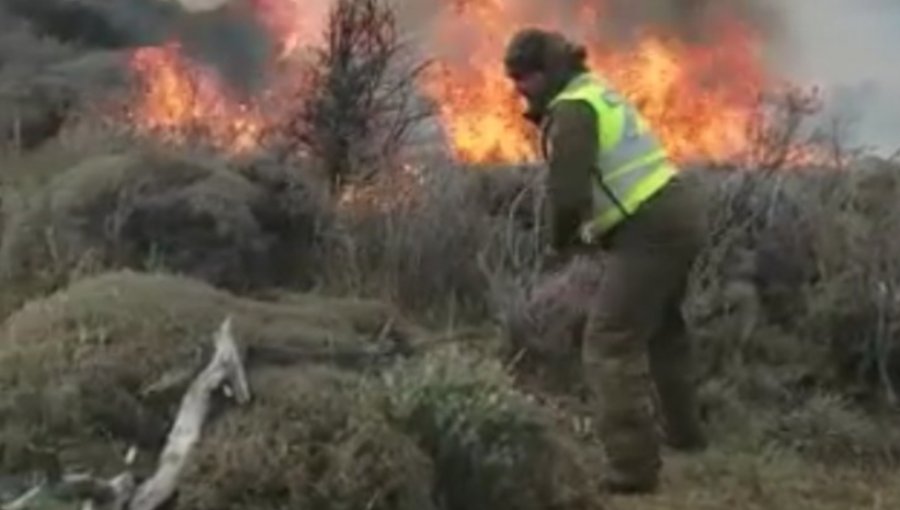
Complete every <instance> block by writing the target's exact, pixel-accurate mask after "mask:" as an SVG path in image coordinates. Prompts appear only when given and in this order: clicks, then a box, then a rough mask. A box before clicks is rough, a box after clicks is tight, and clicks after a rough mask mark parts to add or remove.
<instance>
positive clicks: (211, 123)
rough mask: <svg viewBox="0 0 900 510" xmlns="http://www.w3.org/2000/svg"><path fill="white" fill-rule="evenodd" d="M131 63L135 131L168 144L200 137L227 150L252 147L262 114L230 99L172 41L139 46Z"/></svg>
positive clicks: (232, 151)
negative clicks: (135, 77) (137, 79)
mask: <svg viewBox="0 0 900 510" xmlns="http://www.w3.org/2000/svg"><path fill="white" fill-rule="evenodd" d="M132 66H133V68H134V70H135V71H136V72H138V73H139V74H140V75H141V76H142V77H143V80H142V81H141V84H142V87H141V90H140V96H139V99H140V100H139V102H138V103H137V104H136V105H135V106H134V107H133V111H132V112H131V117H132V121H133V122H134V123H135V127H136V128H137V129H139V130H142V131H144V132H148V133H153V134H155V135H156V136H159V137H160V138H163V139H166V140H167V141H171V142H181V141H184V139H185V138H186V137H187V136H188V135H189V134H193V135H196V136H201V137H203V138H204V139H205V140H207V141H208V142H209V143H210V144H211V145H212V146H214V147H216V148H218V149H221V150H224V151H227V152H231V153H240V152H243V151H247V150H250V149H252V148H253V147H255V146H256V144H257V142H258V140H259V137H260V134H261V133H262V131H263V127H264V126H265V119H264V117H263V116H262V115H260V114H259V113H258V112H256V111H254V109H253V107H252V106H249V105H247V104H244V103H241V102H238V101H234V100H231V99H230V98H229V97H228V95H227V94H225V93H224V92H223V88H222V87H221V85H220V84H219V82H218V80H216V78H215V76H214V75H213V74H212V73H211V72H209V71H206V70H204V69H202V68H199V67H196V66H195V65H193V64H192V63H191V62H188V61H186V59H185V58H184V57H182V55H181V53H180V51H179V48H178V45H177V44H175V43H170V44H168V45H166V46H163V47H161V48H142V49H140V50H138V51H137V52H135V54H134V55H133V57H132Z"/></svg>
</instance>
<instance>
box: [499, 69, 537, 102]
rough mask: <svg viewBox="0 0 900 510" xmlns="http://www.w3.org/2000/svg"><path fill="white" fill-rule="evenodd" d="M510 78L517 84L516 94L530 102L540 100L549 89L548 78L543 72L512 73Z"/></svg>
mask: <svg viewBox="0 0 900 510" xmlns="http://www.w3.org/2000/svg"><path fill="white" fill-rule="evenodd" d="M508 76H509V79H510V80H512V81H513V84H515V87H516V92H518V93H519V94H520V95H521V96H523V97H524V98H525V99H526V100H528V101H529V102H533V101H536V100H538V99H539V98H540V97H541V96H542V95H543V93H544V89H545V88H546V87H547V76H546V75H545V74H544V73H543V72H541V71H530V72H524V73H517V72H510V73H508Z"/></svg>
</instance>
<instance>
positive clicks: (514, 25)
mask: <svg viewBox="0 0 900 510" xmlns="http://www.w3.org/2000/svg"><path fill="white" fill-rule="evenodd" d="M517 5H518V4H517V3H516V2H501V1H499V0H469V2H468V3H467V4H466V6H467V9H466V10H465V11H464V12H463V13H459V14H458V15H457V19H454V18H453V14H448V15H447V17H446V18H445V19H446V20H447V21H446V22H445V23H444V24H443V25H442V26H443V31H442V32H441V34H440V37H441V43H442V45H441V46H442V47H446V46H447V45H448V44H450V41H453V40H465V39H466V38H471V37H472V33H473V32H472V31H471V30H468V33H466V35H465V36H463V30H461V27H464V26H466V25H467V23H465V22H463V21H462V19H461V18H462V16H465V17H466V18H467V19H468V25H475V26H476V27H478V28H480V30H475V31H474V34H475V36H476V37H477V41H476V42H475V43H474V45H475V47H474V48H470V50H471V51H470V52H469V56H468V57H466V58H464V59H452V58H451V59H449V60H447V61H445V62H443V63H442V66H441V68H440V72H439V73H435V74H432V75H430V76H429V79H428V81H426V83H425V86H424V88H425V90H426V91H427V92H428V93H429V94H430V95H432V96H433V97H435V98H436V99H437V100H438V102H439V103H440V105H441V115H442V119H443V121H444V125H445V128H446V131H447V133H448V136H449V137H450V139H451V140H452V145H453V147H454V149H455V151H456V154H457V156H458V157H460V158H462V159H465V160H469V161H477V162H488V161H500V162H502V161H510V160H532V159H534V158H535V157H536V155H537V154H536V145H535V143H534V138H535V134H534V132H533V131H534V130H533V129H531V128H530V127H528V126H526V125H525V123H524V121H523V120H522V119H521V111H522V107H521V105H520V101H519V99H518V98H517V97H515V95H514V92H513V90H512V87H511V86H510V84H509V83H507V80H506V79H505V77H504V75H503V68H502V65H501V62H502V51H503V47H504V45H505V43H506V42H507V41H508V38H509V37H511V36H512V34H513V32H514V31H515V30H517V29H518V28H520V27H521V26H524V25H530V26H541V27H544V28H550V29H560V27H562V26H563V25H567V23H563V22H562V21H561V20H555V19H553V18H552V13H547V12H538V13H534V12H531V13H529V12H526V11H525V10H524V9H516V8H515V7H516V6H517ZM601 13H602V10H601V9H600V8H599V7H598V5H597V3H596V2H595V3H593V4H591V3H584V4H583V5H582V9H581V15H580V16H579V17H578V18H579V19H580V20H583V21H582V22H581V24H582V25H583V26H580V27H576V29H575V30H574V32H584V33H590V31H591V23H593V22H594V21H595V20H596V19H597V17H598V16H599V15H600V14H601ZM548 15H549V16H548ZM575 23H576V24H577V23H578V22H577V21H576V22H575ZM717 26H718V29H719V30H718V31H717V32H716V34H715V37H714V40H713V41H711V42H707V43H705V44H703V45H699V44H697V45H690V44H688V43H684V42H681V41H680V40H679V39H678V38H676V37H674V36H671V35H667V34H665V33H664V32H662V31H660V30H655V31H654V30H653V29H647V30H645V32H644V33H643V34H641V35H640V36H639V37H638V38H637V43H636V44H634V45H633V46H631V47H628V48H623V47H621V46H619V47H614V46H611V45H609V44H604V43H602V42H599V41H591V40H588V41H587V43H588V50H589V58H590V62H589V66H590V68H591V69H592V70H593V71H595V72H597V73H598V74H600V75H601V76H603V77H604V78H606V79H607V80H608V81H609V82H610V83H611V84H612V85H613V86H615V87H616V88H618V89H619V90H620V91H621V92H622V93H623V94H624V95H625V96H627V97H628V98H629V99H631V100H632V101H633V102H634V103H635V104H636V105H638V107H639V109H640V110H641V111H642V112H643V113H644V114H645V115H646V116H647V117H648V120H649V121H650V123H651V124H652V125H654V126H655V127H656V130H657V131H658V133H659V134H660V136H661V138H662V139H663V142H664V143H665V144H666V146H667V147H668V149H669V150H670V152H671V153H672V155H673V156H674V157H675V158H676V159H680V160H685V159H707V160H709V159H712V160H721V159H728V158H730V157H734V156H736V155H737V154H739V153H741V152H742V151H743V150H745V148H746V146H747V145H748V143H749V139H748V133H747V130H746V126H747V124H748V122H750V121H751V119H752V117H753V114H754V107H755V104H756V100H757V97H758V96H759V93H760V92H761V91H762V90H763V88H764V85H765V82H766V76H765V73H764V69H763V66H762V64H761V61H760V59H759V57H758V55H757V46H758V41H757V40H756V38H755V36H754V33H753V32H752V31H751V30H750V28H749V27H747V26H745V25H742V24H741V23H739V22H738V21H737V20H729V19H724V20H720V21H719V22H718V23H717ZM563 31H564V32H565V30H563ZM469 44H472V43H471V42H470V43H469ZM457 46H458V44H457ZM451 47H453V46H451Z"/></svg>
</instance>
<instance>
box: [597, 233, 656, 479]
mask: <svg viewBox="0 0 900 510" xmlns="http://www.w3.org/2000/svg"><path fill="white" fill-rule="evenodd" d="M662 256H664V255H662ZM659 258H660V255H649V254H634V253H628V252H627V251H626V252H619V251H618V250H613V251H612V252H611V253H610V256H609V257H608V259H607V260H606V263H605V264H604V273H603V276H602V280H601V284H600V289H599V290H598V293H597V296H596V298H595V299H594V302H593V307H592V310H591V313H590V317H589V319H588V324H587V327H586V331H585V338H584V344H583V363H584V370H585V374H584V375H585V381H586V382H587V384H588V386H589V388H590V389H591V391H592V393H593V395H594V397H595V398H597V400H599V402H598V404H599V411H600V412H599V416H598V433H599V434H600V438H601V440H602V441H603V443H604V447H605V450H606V453H607V457H608V459H609V467H610V469H611V472H610V473H609V476H608V477H607V480H606V484H607V486H608V488H609V489H611V490H615V491H619V492H647V491H652V490H654V489H655V488H656V486H657V484H658V477H659V470H660V467H661V465H662V461H661V459H660V446H659V437H658V434H657V430H656V427H655V422H654V419H653V393H652V381H651V379H650V374H649V362H648V358H647V346H648V345H649V341H650V336H651V335H652V333H653V332H654V331H656V330H657V329H658V328H659V327H660V325H661V318H662V312H663V311H664V305H665V303H664V300H663V299H662V298H663V297H665V294H662V295H661V293H660V292H659V279H660V278H661V277H663V276H664V275H662V274H661V272H660V270H659V268H660V266H661V264H660V261H659Z"/></svg>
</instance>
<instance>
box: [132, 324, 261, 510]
mask: <svg viewBox="0 0 900 510" xmlns="http://www.w3.org/2000/svg"><path fill="white" fill-rule="evenodd" d="M223 384H229V385H230V387H231V389H232V390H233V391H234V396H235V399H236V400H237V402H238V403H239V404H244V403H247V402H249V401H250V388H249V385H248V383H247V378H246V374H245V373H244V367H243V365H242V364H241V357H240V354H239V352H238V349H237V346H236V345H235V341H234V337H233V335H232V326H231V317H228V318H227V319H225V321H224V322H223V323H222V326H221V327H220V328H219V331H218V333H217V334H216V352H215V355H214V356H213V359H212V361H211V362H210V364H209V365H208V366H207V367H206V369H205V370H204V371H203V372H201V373H200V375H199V376H197V378H196V379H195V380H194V382H193V383H192V384H191V387H190V388H189V389H188V391H187V393H186V394H185V395H184V399H183V400H182V402H181V408H180V410H179V411H178V416H177V417H176V419H175V425H174V426H173V427H172V431H171V433H170V434H169V440H168V442H167V443H166V447H165V448H164V449H163V452H162V454H161V455H160V460H159V468H158V469H157V471H156V473H155V474H154V475H153V476H152V477H151V478H150V479H149V480H147V481H146V482H144V483H143V484H141V486H140V487H139V488H138V489H137V493H136V495H135V497H134V499H132V500H131V502H130V504H129V506H128V508H129V509H130V510H155V509H156V508H159V506H160V505H161V504H163V503H165V502H166V501H167V500H168V499H169V498H170V497H171V496H172V495H173V494H174V493H175V489H176V486H177V484H178V478H179V476H180V475H181V472H182V470H183V469H184V466H185V463H186V462H187V458H188V456H189V455H190V452H191V450H192V449H193V448H194V445H195V444H196V443H197V441H198V440H199V438H200V432H201V430H202V428H203V422H204V421H205V420H206V415H207V413H208V412H209V406H210V401H211V398H212V395H213V392H215V391H216V390H217V389H218V388H219V387H220V386H222V385H223Z"/></svg>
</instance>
